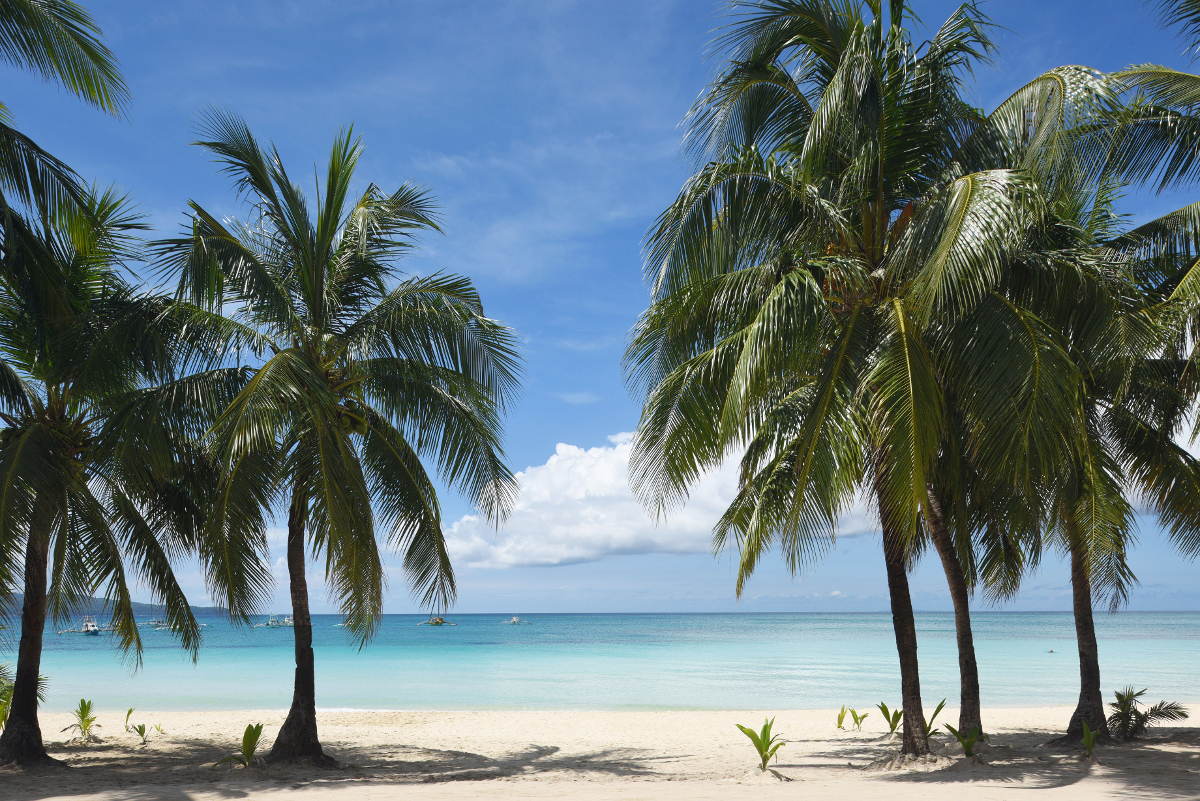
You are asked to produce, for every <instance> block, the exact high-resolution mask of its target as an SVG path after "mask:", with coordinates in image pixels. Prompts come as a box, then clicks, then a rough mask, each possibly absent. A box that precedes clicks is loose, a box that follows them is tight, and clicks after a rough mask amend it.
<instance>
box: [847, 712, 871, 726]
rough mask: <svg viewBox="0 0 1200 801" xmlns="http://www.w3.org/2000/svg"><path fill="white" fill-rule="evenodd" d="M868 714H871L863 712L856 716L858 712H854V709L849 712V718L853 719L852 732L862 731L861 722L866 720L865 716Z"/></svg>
mask: <svg viewBox="0 0 1200 801" xmlns="http://www.w3.org/2000/svg"><path fill="white" fill-rule="evenodd" d="M869 714H871V713H870V712H863V713H862V714H861V715H860V714H858V710H855V709H851V710H850V717H852V718H854V730H855V731H862V725H863V721H864V720H866V719H867V715H869Z"/></svg>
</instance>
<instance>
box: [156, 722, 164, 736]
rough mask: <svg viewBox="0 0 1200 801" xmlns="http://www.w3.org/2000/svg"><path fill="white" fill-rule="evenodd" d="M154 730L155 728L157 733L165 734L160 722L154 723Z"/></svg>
mask: <svg viewBox="0 0 1200 801" xmlns="http://www.w3.org/2000/svg"><path fill="white" fill-rule="evenodd" d="M154 730H155V731H156V732H158V733H159V734H166V732H165V731H164V730H163V727H162V724H161V723H155V724H154Z"/></svg>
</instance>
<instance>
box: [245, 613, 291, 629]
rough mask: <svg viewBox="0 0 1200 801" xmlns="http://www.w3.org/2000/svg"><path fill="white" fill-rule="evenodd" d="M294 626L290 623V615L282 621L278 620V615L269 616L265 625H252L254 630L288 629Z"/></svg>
mask: <svg viewBox="0 0 1200 801" xmlns="http://www.w3.org/2000/svg"><path fill="white" fill-rule="evenodd" d="M295 626H296V624H295V622H293V621H292V616H291V615H288V616H286V617H284V618H283V620H280V619H279V615H271V617H270V618H268V619H267V622H266V623H255V624H254V628H256V629H290V628H295Z"/></svg>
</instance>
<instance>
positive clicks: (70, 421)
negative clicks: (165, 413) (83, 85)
mask: <svg viewBox="0 0 1200 801" xmlns="http://www.w3.org/2000/svg"><path fill="white" fill-rule="evenodd" d="M82 200H83V203H84V207H83V209H82V210H81V211H80V212H79V213H78V214H77V215H75V214H69V215H67V219H66V222H67V223H69V224H68V225H65V226H64V227H62V228H56V227H54V226H50V225H44V226H38V227H36V228H35V227H32V226H29V225H25V224H24V221H22V220H20V218H17V217H15V215H14V219H15V220H17V221H19V222H21V223H22V224H21V225H20V226H14V227H12V228H10V229H8V230H7V231H5V235H4V238H3V239H0V257H2V258H3V259H4V262H5V264H6V267H7V269H6V271H5V279H4V280H3V281H2V282H0V354H2V356H3V361H2V362H0V368H2V370H0V406H2V408H0V418H2V419H3V421H4V423H5V426H6V427H5V428H4V429H3V431H2V432H0V475H2V476H3V482H2V484H3V488H4V490H3V493H2V494H0V597H2V598H3V599H5V600H7V599H11V598H12V595H13V592H14V590H15V589H17V588H18V587H23V590H24V600H23V606H22V610H21V632H20V642H19V647H18V653H17V664H16V674H15V678H14V683H13V690H12V698H11V704H10V705H9V717H8V721H7V725H6V726H5V728H4V732H3V734H2V735H0V764H4V763H9V762H20V763H36V762H41V761H48V760H49V757H47V756H46V751H45V748H44V747H43V744H42V737H41V730H40V728H39V725H38V717H37V699H38V692H39V687H38V681H39V680H38V670H39V666H40V663H41V651H42V633H43V629H44V626H45V621H46V618H47V615H50V616H51V617H53V618H54V619H55V620H56V621H63V620H66V619H69V618H70V617H72V616H73V615H74V614H76V613H78V611H79V610H80V609H81V608H82V605H83V604H85V603H88V602H90V601H91V600H92V597H93V594H94V593H95V592H96V591H97V590H101V591H102V594H103V595H104V597H106V598H107V600H108V604H109V606H110V608H111V610H112V619H111V626H112V630H113V632H114V633H115V637H116V641H117V644H118V646H119V647H120V648H122V649H123V650H125V651H126V652H127V653H129V654H131V656H132V658H133V659H134V661H135V663H136V662H137V661H138V660H140V654H141V640H140V638H139V636H138V629H137V625H136V623H135V622H134V617H133V608H132V604H131V600H130V593H129V578H130V573H132V574H133V575H134V576H135V577H137V578H138V579H139V580H140V581H141V582H143V583H144V585H145V586H146V587H148V589H149V591H150V593H151V594H152V596H153V597H154V598H155V600H156V601H158V602H160V603H162V604H163V605H164V606H165V609H166V614H167V618H168V620H169V621H170V624H171V628H172V630H173V631H175V632H176V634H177V635H178V636H179V638H180V639H181V641H182V644H183V645H184V646H185V647H186V648H188V649H190V650H191V651H192V653H193V655H194V654H195V651H196V648H197V647H198V645H199V640H200V630H199V627H198V625H197V623H196V621H195V620H194V619H193V617H192V613H191V610H190V608H189V607H188V605H187V602H186V599H185V598H184V596H183V592H182V591H181V589H180V587H179V585H178V583H177V581H176V580H175V577H174V574H173V572H172V569H171V560H172V558H174V557H176V556H178V555H180V554H181V553H183V552H184V551H186V550H189V549H192V548H193V547H194V546H195V544H196V537H197V528H196V526H195V521H196V517H195V515H194V514H192V513H191V510H189V509H188V508H187V507H188V505H187V503H186V502H185V499H186V496H188V495H189V492H190V491H189V489H188V484H189V481H190V480H191V479H189V478H188V477H187V476H186V475H185V471H182V470H181V469H180V468H179V464H180V462H179V456H180V455H181V454H183V453H184V452H185V451H186V450H187V448H186V447H175V446H174V445H172V444H171V439H170V436H169V435H168V434H166V433H165V432H162V431H157V436H151V437H148V438H146V439H145V440H139V441H137V442H133V441H130V440H129V438H127V436H126V435H127V434H128V431H129V430H128V429H127V428H126V426H125V423H127V422H134V421H133V414H132V413H131V411H130V410H129V409H128V408H126V407H127V405H128V403H129V401H130V399H131V398H132V397H134V396H136V395H137V394H138V393H139V392H142V391H144V390H145V389H146V388H147V387H148V386H150V384H151V383H152V382H155V381H158V380H162V379H164V378H168V377H169V376H170V373H171V369H172V365H173V361H174V356H175V351H176V345H175V343H176V342H177V341H178V333H179V331H178V329H176V330H175V331H174V332H172V331H169V330H167V329H164V328H163V327H162V326H160V318H161V317H162V315H163V312H164V310H165V309H166V307H167V304H168V302H169V298H159V297H153V296H145V295H139V294H137V293H136V292H135V291H134V289H133V288H132V287H130V286H129V285H128V284H127V283H126V282H125V281H124V280H123V279H122V278H121V277H120V275H119V272H118V270H119V269H120V263H121V260H122V259H123V258H124V257H126V256H127V255H129V245H130V237H131V236H132V235H133V232H136V231H137V230H139V229H140V228H142V227H143V226H142V224H141V223H140V222H139V220H138V218H137V217H136V215H134V214H132V212H131V211H130V209H129V204H128V202H127V200H126V199H125V198H123V197H121V196H119V195H117V194H115V193H113V192H105V193H94V192H88V193H86V194H85V195H84V197H83V199H82ZM14 230H15V231H17V235H14V233H13V232H14ZM47 276H53V277H56V280H55V281H54V282H53V286H51V287H47V286H45V283H46V280H45V279H46V277H47ZM48 295H52V296H54V297H52V298H51V300H53V301H54V302H47V296H48ZM137 427H138V430H139V431H143V432H149V433H153V432H155V431H156V426H155V425H154V424H153V421H149V420H141V421H138V422H137ZM175 445H182V444H181V443H176V444H175ZM197 475H198V474H197V473H196V472H195V471H193V472H192V477H193V479H195V478H196V477H197ZM172 496H173V497H172ZM192 497H193V498H194V497H195V496H194V495H192ZM193 507H194V504H193ZM48 571H49V575H51V576H52V579H51V580H49V586H48V587H47V582H48ZM5 606H6V607H7V604H5Z"/></svg>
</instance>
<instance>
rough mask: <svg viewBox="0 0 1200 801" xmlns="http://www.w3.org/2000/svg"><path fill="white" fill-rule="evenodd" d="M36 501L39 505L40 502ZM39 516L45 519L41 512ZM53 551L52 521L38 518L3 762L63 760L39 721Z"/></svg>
mask: <svg viewBox="0 0 1200 801" xmlns="http://www.w3.org/2000/svg"><path fill="white" fill-rule="evenodd" d="M36 505H37V504H36V502H35V506H36ZM35 520H38V521H42V520H43V518H42V516H41V515H36V516H35ZM49 551H50V526H49V523H48V521H43V522H41V524H38V523H36V522H35V524H34V525H33V526H32V527H31V531H30V534H29V540H28V542H27V543H26V545H25V603H24V605H23V606H22V608H21V642H20V645H19V646H18V648H17V675H16V678H15V681H14V684H13V694H12V705H11V706H10V707H9V711H8V723H6V724H5V726H4V732H3V734H0V765H7V764H9V763H13V762H15V763H17V764H19V765H37V764H61V763H60V762H59V761H58V760H57V759H52V758H51V757H50V756H49V755H47V754H46V747H45V745H43V743H42V728H41V726H40V725H39V723H38V697H37V685H38V674H39V673H40V672H41V668H42V633H43V632H44V631H45V628H46V574H47V558H48V555H49Z"/></svg>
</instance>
